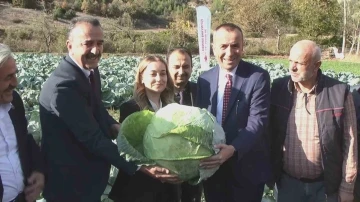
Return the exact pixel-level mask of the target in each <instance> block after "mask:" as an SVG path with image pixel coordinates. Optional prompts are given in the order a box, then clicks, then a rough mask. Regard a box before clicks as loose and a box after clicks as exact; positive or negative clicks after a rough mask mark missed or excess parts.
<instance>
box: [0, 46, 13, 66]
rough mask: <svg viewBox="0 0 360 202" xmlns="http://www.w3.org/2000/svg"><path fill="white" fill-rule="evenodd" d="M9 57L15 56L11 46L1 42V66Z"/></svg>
mask: <svg viewBox="0 0 360 202" xmlns="http://www.w3.org/2000/svg"><path fill="white" fill-rule="evenodd" d="M9 58H13V54H12V53H11V50H10V48H9V46H7V45H5V44H2V43H0V68H1V67H2V66H3V64H4V63H5V62H6V61H7V60H8V59H9Z"/></svg>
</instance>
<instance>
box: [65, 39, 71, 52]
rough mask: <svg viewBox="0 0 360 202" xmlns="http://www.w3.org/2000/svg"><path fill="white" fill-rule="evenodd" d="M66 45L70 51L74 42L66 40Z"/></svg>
mask: <svg viewBox="0 0 360 202" xmlns="http://www.w3.org/2000/svg"><path fill="white" fill-rule="evenodd" d="M66 47H67V49H68V51H70V50H71V48H72V44H71V42H70V40H66Z"/></svg>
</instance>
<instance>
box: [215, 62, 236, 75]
mask: <svg viewBox="0 0 360 202" xmlns="http://www.w3.org/2000/svg"><path fill="white" fill-rule="evenodd" d="M238 67H239V64H238V65H237V66H236V67H235V68H234V69H232V70H231V71H230V72H229V71H227V70H225V69H223V68H221V67H220V65H219V68H220V75H224V76H225V75H226V74H231V76H232V77H233V78H234V75H235V73H236V70H237V68H238Z"/></svg>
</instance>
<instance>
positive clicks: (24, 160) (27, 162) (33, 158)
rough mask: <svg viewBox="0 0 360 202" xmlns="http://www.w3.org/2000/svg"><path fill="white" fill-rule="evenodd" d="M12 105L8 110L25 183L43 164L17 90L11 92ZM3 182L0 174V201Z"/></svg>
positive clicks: (40, 170) (40, 169) (41, 170)
mask: <svg viewBox="0 0 360 202" xmlns="http://www.w3.org/2000/svg"><path fill="white" fill-rule="evenodd" d="M11 104H12V105H13V107H12V109H10V111H9V115H10V118H11V121H12V123H13V125H14V129H15V134H16V139H17V145H18V149H19V158H20V163H21V168H22V171H23V175H24V184H25V186H26V185H27V178H28V177H29V176H30V175H31V173H32V172H34V171H37V172H40V173H43V169H44V165H43V163H44V162H43V159H42V156H41V154H40V148H39V146H38V145H37V144H36V143H35V140H34V138H33V136H32V135H31V134H29V133H28V131H27V120H26V118H25V109H24V104H23V101H22V100H21V98H20V96H19V94H18V93H17V92H15V91H14V92H13V101H12V102H11ZM3 192H4V189H3V184H2V180H1V176H0V201H1V200H2V198H3Z"/></svg>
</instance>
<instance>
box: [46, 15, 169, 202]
mask: <svg viewBox="0 0 360 202" xmlns="http://www.w3.org/2000/svg"><path fill="white" fill-rule="evenodd" d="M68 37H69V38H68V40H67V42H66V45H67V48H68V51H69V54H68V55H67V56H66V57H65V58H64V59H63V60H62V61H61V63H60V64H59V66H58V68H56V69H55V71H54V72H53V73H52V74H51V76H50V77H49V78H48V80H47V81H46V82H45V84H44V86H43V89H42V90H41V93H40V101H39V102H40V120H41V127H42V133H43V138H42V144H41V146H42V151H43V153H44V155H45V163H46V166H45V167H46V171H47V175H46V186H45V189H44V197H45V198H46V199H47V201H49V202H51V201H59V202H60V201H61V202H63V201H74V202H75V201H76V202H80V201H84V202H93V201H100V198H101V195H102V194H103V192H104V190H105V187H106V185H107V181H108V178H109V171H110V165H111V164H112V165H114V166H115V167H117V168H119V169H122V170H124V171H125V172H126V173H128V174H134V173H135V171H137V170H140V171H142V172H144V173H146V174H148V175H150V176H152V177H155V178H157V177H159V176H158V175H160V174H162V173H165V174H164V175H166V174H167V173H168V170H166V169H162V168H158V167H144V166H142V167H140V168H138V167H137V166H136V165H135V164H133V163H129V162H127V161H125V160H124V159H123V158H122V157H120V155H119V152H118V149H117V146H116V145H115V144H114V143H113V142H112V141H111V138H114V137H116V135H117V133H118V129H119V124H118V123H117V122H116V121H115V120H114V119H113V118H112V117H111V116H110V115H109V114H108V112H107V111H106V109H105V108H104V106H103V103H102V102H101V84H100V75H99V70H98V68H97V67H98V63H99V60H100V58H101V53H102V50H103V42H104V40H103V31H102V28H101V25H100V23H99V21H98V20H97V19H94V18H87V17H80V18H76V19H74V20H72V26H71V29H70V32H69V36H68ZM160 177H163V176H160Z"/></svg>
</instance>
